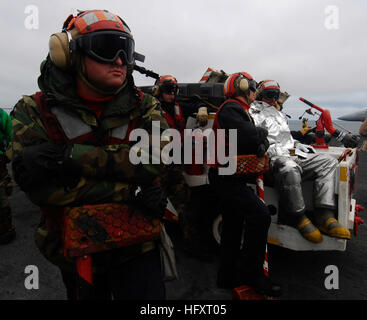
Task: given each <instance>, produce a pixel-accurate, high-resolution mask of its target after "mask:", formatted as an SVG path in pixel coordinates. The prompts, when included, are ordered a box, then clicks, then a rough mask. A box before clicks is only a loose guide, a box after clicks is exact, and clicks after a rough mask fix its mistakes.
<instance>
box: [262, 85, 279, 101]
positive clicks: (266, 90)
mask: <svg viewBox="0 0 367 320" xmlns="http://www.w3.org/2000/svg"><path fill="white" fill-rule="evenodd" d="M256 95H257V97H256V98H257V99H258V100H263V99H265V100H267V101H273V100H274V101H277V100H278V99H279V95H280V87H279V83H278V82H276V81H274V80H263V81H260V82H259V85H258V87H257V92H256Z"/></svg>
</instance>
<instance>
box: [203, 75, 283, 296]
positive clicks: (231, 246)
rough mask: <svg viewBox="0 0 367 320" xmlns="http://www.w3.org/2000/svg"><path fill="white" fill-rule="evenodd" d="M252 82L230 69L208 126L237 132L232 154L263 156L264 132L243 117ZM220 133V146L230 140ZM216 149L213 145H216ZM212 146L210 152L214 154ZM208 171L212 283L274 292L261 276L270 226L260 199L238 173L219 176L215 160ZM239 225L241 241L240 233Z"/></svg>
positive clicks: (251, 95)
mask: <svg viewBox="0 0 367 320" xmlns="http://www.w3.org/2000/svg"><path fill="white" fill-rule="evenodd" d="M255 92H256V81H255V80H254V79H253V78H252V76H251V75H249V74H248V73H246V72H239V73H234V74H232V75H230V76H229V77H228V79H227V80H226V82H225V84H224V94H225V96H226V97H227V98H228V99H227V100H226V101H225V102H224V103H223V104H222V105H221V107H220V108H219V110H218V112H217V114H216V117H215V120H214V124H213V130H214V132H217V130H218V129H226V130H228V129H236V130H237V154H239V155H248V154H256V155H257V156H259V157H261V156H264V154H265V152H266V150H267V148H268V145H269V144H268V142H267V139H266V137H267V134H268V133H267V131H266V130H265V129H262V128H258V127H256V126H255V125H254V122H253V120H252V118H251V116H250V115H249V112H248V110H249V108H250V104H251V103H252V102H253V101H254V99H255ZM228 140H229V139H228V136H226V141H225V146H226V148H227V147H228V144H229V143H230V142H229V141H228ZM217 147H219V146H217ZM217 152H218V150H216V153H217ZM211 166H212V167H211V168H210V170H209V182H210V185H211V186H212V187H213V189H214V191H215V193H216V195H217V197H218V198H219V201H220V202H221V210H222V212H223V213H222V216H223V221H222V233H221V244H220V250H221V262H220V268H219V272H218V278H217V284H218V286H219V287H222V288H234V287H237V286H240V285H245V284H246V285H251V286H253V288H254V289H255V290H256V291H257V292H258V293H261V294H266V295H269V296H279V295H280V294H281V288H280V286H278V285H276V284H274V283H273V282H272V280H270V278H268V277H266V276H265V275H264V270H263V263H264V259H265V250H266V243H267V235H268V229H269V226H270V222H271V219H270V213H269V211H268V208H267V207H266V205H265V204H264V203H263V201H262V200H261V199H260V198H259V197H258V196H257V195H256V194H255V193H254V192H253V190H252V189H251V188H250V187H249V186H248V185H247V184H246V181H245V180H243V179H242V178H241V177H239V176H231V175H220V174H219V170H218V169H219V164H218V163H217V162H216V163H215V164H214V165H211ZM243 226H244V228H245V229H244V242H243V248H241V236H242V230H243Z"/></svg>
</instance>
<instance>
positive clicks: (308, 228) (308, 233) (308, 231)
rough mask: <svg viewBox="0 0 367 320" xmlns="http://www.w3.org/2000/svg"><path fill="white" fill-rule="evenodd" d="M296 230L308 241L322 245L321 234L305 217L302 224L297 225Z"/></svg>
mask: <svg viewBox="0 0 367 320" xmlns="http://www.w3.org/2000/svg"><path fill="white" fill-rule="evenodd" d="M296 229H297V230H298V231H299V232H300V233H301V235H302V237H304V238H305V239H306V240H308V241H311V242H313V243H320V242H321V241H322V235H321V232H320V231H319V229H317V228H316V227H315V226H314V225H313V224H312V222H311V221H310V219H308V218H307V217H306V216H304V217H303V219H301V222H300V223H298V224H297V226H296Z"/></svg>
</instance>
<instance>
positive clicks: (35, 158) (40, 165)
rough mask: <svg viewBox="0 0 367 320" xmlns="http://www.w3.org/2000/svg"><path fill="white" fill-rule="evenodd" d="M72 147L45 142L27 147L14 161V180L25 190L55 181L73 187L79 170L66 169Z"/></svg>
mask: <svg viewBox="0 0 367 320" xmlns="http://www.w3.org/2000/svg"><path fill="white" fill-rule="evenodd" d="M69 149H70V147H69V146H67V145H57V144H54V143H51V142H43V143H41V144H37V145H34V146H28V147H25V148H24V149H23V151H22V153H21V154H20V155H18V156H17V157H15V159H14V160H13V163H12V168H13V173H14V180H15V181H16V182H17V183H18V185H19V187H20V188H21V189H22V190H23V191H28V190H30V189H31V188H32V187H33V186H35V185H37V184H40V183H41V184H42V183H44V182H46V181H54V182H56V183H57V184H59V185H64V186H69V187H72V186H73V185H75V184H76V183H77V180H79V178H78V177H77V170H74V171H73V170H71V169H70V172H69V171H68V170H65V167H66V164H68V167H69V166H70V164H69V162H68V161H66V159H67V158H68V154H69V152H70V151H69Z"/></svg>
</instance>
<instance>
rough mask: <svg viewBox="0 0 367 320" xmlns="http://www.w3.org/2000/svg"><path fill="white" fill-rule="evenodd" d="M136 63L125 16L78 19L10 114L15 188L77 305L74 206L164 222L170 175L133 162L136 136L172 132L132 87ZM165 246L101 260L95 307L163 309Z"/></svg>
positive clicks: (54, 44) (138, 247)
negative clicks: (67, 221) (32, 210)
mask: <svg viewBox="0 0 367 320" xmlns="http://www.w3.org/2000/svg"><path fill="white" fill-rule="evenodd" d="M135 56H136V55H135V52H134V39H133V36H132V34H131V31H130V30H129V28H128V26H127V24H126V23H125V22H124V21H123V20H122V19H121V18H120V17H118V16H117V15H115V14H113V13H110V12H108V11H106V10H88V11H83V12H80V13H79V14H78V15H77V16H72V15H70V16H69V17H68V18H67V20H66V21H65V23H64V26H63V31H62V32H61V33H56V34H53V35H52V36H51V38H50V42H49V55H48V56H47V59H46V61H45V62H44V63H43V64H42V65H41V75H40V77H39V78H38V84H39V87H40V89H41V92H38V93H36V94H34V95H32V96H23V98H22V99H21V100H20V101H19V102H18V103H17V104H16V106H15V107H14V110H13V111H12V113H11V116H12V120H13V130H14V135H13V143H12V153H13V154H12V165H13V172H14V178H15V180H16V181H17V183H18V184H19V186H20V188H21V189H22V190H23V191H24V192H25V193H26V194H27V196H28V197H29V198H30V200H31V201H32V202H33V203H35V204H37V205H38V206H40V207H41V211H42V218H41V222H40V225H39V226H38V228H37V232H36V236H35V238H36V244H37V246H38V247H39V249H40V251H41V252H42V253H43V254H44V256H45V257H46V258H47V259H48V260H49V261H51V262H52V263H54V264H56V265H57V266H59V267H60V269H61V274H62V278H63V281H64V284H65V286H66V289H67V296H68V298H69V299H75V298H76V287H77V283H76V266H75V262H74V261H73V260H71V259H69V258H65V256H64V255H63V252H62V242H61V240H62V227H63V225H62V223H61V222H60V220H61V218H62V212H63V209H64V208H65V207H66V206H71V207H73V206H81V205H94V204H104V203H119V204H124V205H127V206H128V208H129V210H130V212H131V214H133V213H134V212H135V210H139V211H141V212H142V213H143V214H144V215H146V217H147V218H149V219H151V218H159V219H161V218H162V216H163V214H164V212H165V208H166V204H167V200H166V196H165V194H164V193H163V191H162V189H161V188H160V186H159V185H157V184H156V183H155V180H156V178H157V177H158V176H159V175H160V172H161V168H162V166H161V165H160V164H155V165H152V164H151V163H152V161H151V160H152V159H151V155H150V157H149V162H148V163H147V164H145V163H143V164H133V163H132V162H131V161H130V152H131V151H133V150H135V149H136V146H135V144H136V143H135V142H133V141H130V135H131V133H132V132H133V130H134V129H137V128H139V129H145V130H146V132H147V133H149V135H151V132H152V131H153V129H152V126H155V127H157V126H158V125H160V128H161V132H162V131H163V130H164V129H167V128H168V126H167V123H166V122H165V120H164V118H163V117H162V113H161V109H160V104H159V101H158V100H156V99H155V98H154V97H152V96H151V95H148V94H143V93H142V92H141V91H140V90H138V89H137V88H136V87H135V85H134V80H133V77H132V71H133V66H134V63H135ZM148 141H151V139H148ZM162 147H163V145H161V146H160V148H162ZM138 149H139V150H140V151H139V152H141V154H143V152H144V150H143V149H141V148H138ZM145 150H149V148H148V149H145ZM137 227H139V226H137ZM157 242H158V240H153V241H146V242H143V243H137V244H134V243H132V244H131V245H128V246H127V247H122V248H119V249H112V250H110V251H104V252H99V253H97V254H95V255H93V282H94V284H93V296H92V298H94V299H111V298H114V299H164V298H165V287H164V283H163V281H162V272H161V261H160V252H159V250H158V243H157Z"/></svg>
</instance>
